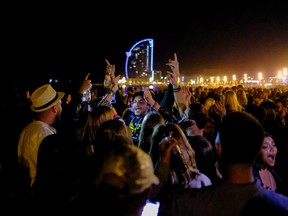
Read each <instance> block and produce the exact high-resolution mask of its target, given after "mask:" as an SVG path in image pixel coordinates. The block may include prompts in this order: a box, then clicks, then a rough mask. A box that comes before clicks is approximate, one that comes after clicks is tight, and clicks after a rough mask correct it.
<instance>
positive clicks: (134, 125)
mask: <svg viewBox="0 0 288 216" xmlns="http://www.w3.org/2000/svg"><path fill="white" fill-rule="evenodd" d="M143 118H144V117H140V118H139V117H134V118H133V119H132V120H131V122H130V124H129V128H130V129H131V130H132V134H135V133H137V132H138V131H139V130H140V129H141V126H142V120H143Z"/></svg>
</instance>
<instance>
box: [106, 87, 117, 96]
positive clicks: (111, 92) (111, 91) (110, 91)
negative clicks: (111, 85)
mask: <svg viewBox="0 0 288 216" xmlns="http://www.w3.org/2000/svg"><path fill="white" fill-rule="evenodd" d="M107 93H108V94H111V95H112V96H113V95H115V93H116V92H114V91H113V90H112V89H109V90H108V92H107Z"/></svg>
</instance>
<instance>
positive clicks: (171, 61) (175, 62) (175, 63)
mask: <svg viewBox="0 0 288 216" xmlns="http://www.w3.org/2000/svg"><path fill="white" fill-rule="evenodd" d="M166 65H168V66H169V67H170V68H171V70H172V71H173V73H174V74H175V76H177V77H179V76H180V72H179V62H178V58H177V55H176V53H174V59H169V60H168V63H166Z"/></svg>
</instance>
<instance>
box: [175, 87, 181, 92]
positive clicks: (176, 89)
mask: <svg viewBox="0 0 288 216" xmlns="http://www.w3.org/2000/svg"><path fill="white" fill-rule="evenodd" d="M180 90H181V86H179V87H178V88H173V92H174V93H176V92H179V91H180Z"/></svg>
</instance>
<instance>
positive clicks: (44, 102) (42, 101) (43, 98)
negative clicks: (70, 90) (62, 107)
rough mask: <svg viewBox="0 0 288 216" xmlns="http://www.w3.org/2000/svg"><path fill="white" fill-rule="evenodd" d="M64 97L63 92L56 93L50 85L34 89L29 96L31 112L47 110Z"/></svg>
mask: <svg viewBox="0 0 288 216" xmlns="http://www.w3.org/2000/svg"><path fill="white" fill-rule="evenodd" d="M64 95H65V93H64V92H56V91H55V89H54V88H53V87H52V86H51V85H50V84H46V85H43V86H41V87H39V88H38V89H36V90H35V91H34V92H33V93H32V95H31V102H32V105H31V110H32V111H34V112H43V111H45V110H48V109H49V108H51V107H52V106H54V105H55V104H57V103H58V102H59V100H61V99H62V98H63V97H64Z"/></svg>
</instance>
